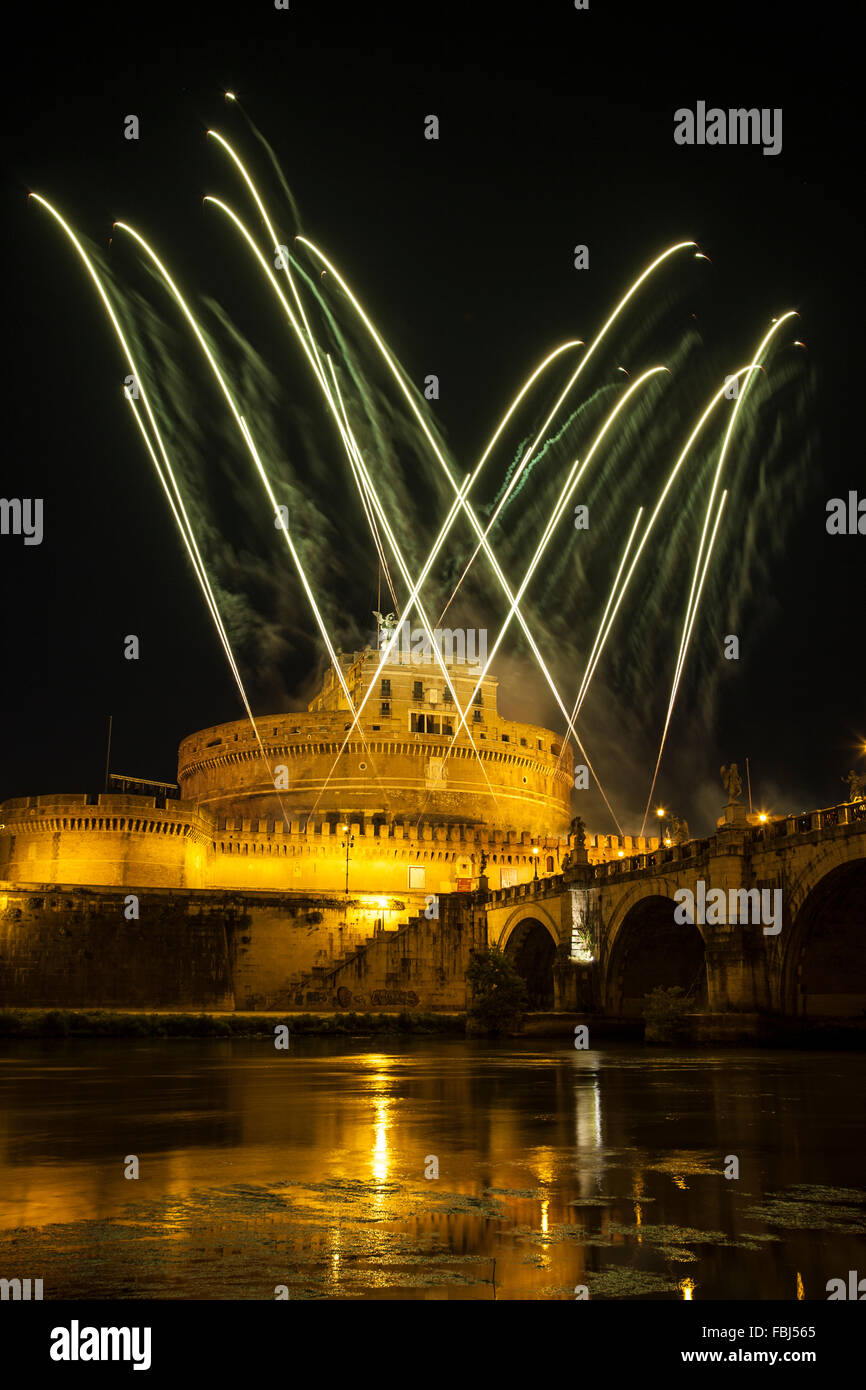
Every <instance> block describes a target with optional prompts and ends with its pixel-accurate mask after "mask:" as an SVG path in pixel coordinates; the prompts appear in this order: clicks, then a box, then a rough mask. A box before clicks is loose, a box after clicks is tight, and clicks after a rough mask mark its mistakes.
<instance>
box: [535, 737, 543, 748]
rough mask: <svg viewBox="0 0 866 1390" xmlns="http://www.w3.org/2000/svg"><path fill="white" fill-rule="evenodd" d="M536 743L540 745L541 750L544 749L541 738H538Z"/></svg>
mask: <svg viewBox="0 0 866 1390" xmlns="http://www.w3.org/2000/svg"><path fill="white" fill-rule="evenodd" d="M535 742H536V743H537V744H538V746H539V748H543V747H544V744H543V743H542V742H541V739H540V738H537V739H536V740H535Z"/></svg>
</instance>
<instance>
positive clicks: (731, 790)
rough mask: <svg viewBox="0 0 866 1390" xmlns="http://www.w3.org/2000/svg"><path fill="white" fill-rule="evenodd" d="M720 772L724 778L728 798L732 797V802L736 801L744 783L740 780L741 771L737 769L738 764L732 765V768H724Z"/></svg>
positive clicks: (723, 784) (723, 783)
mask: <svg viewBox="0 0 866 1390" xmlns="http://www.w3.org/2000/svg"><path fill="white" fill-rule="evenodd" d="M720 772H721V777H722V786H723V787H724V789H725V791H726V792H727V793H728V796H729V797H730V799H731V801H736V799H737V797H738V796H739V795H740V793H741V791H742V790H743V783H742V781H741V779H740V773H739V769H738V768H737V764H736V763H731V765H730V767H722V768H721V769H720Z"/></svg>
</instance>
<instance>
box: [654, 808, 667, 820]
mask: <svg viewBox="0 0 866 1390" xmlns="http://www.w3.org/2000/svg"><path fill="white" fill-rule="evenodd" d="M664 813H665V808H664V806H657V807H656V815H657V816H658V818H659V820H661V818H662V816H663V815H664Z"/></svg>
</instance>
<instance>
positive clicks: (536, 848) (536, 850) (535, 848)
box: [532, 845, 541, 854]
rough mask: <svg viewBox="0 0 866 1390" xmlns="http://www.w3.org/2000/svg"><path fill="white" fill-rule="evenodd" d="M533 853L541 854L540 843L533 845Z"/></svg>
mask: <svg viewBox="0 0 866 1390" xmlns="http://www.w3.org/2000/svg"><path fill="white" fill-rule="evenodd" d="M532 853H533V854H540V853H541V850H540V849H539V848H538V845H533V846H532Z"/></svg>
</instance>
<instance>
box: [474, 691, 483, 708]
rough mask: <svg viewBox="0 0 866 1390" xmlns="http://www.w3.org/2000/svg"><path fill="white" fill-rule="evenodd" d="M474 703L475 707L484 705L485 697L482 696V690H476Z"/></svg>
mask: <svg viewBox="0 0 866 1390" xmlns="http://www.w3.org/2000/svg"><path fill="white" fill-rule="evenodd" d="M472 703H473V705H483V704H484V696H483V695H482V693H481V690H480V688H479V689H478V690H476V692H475V698H474V700H473V701H472Z"/></svg>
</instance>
